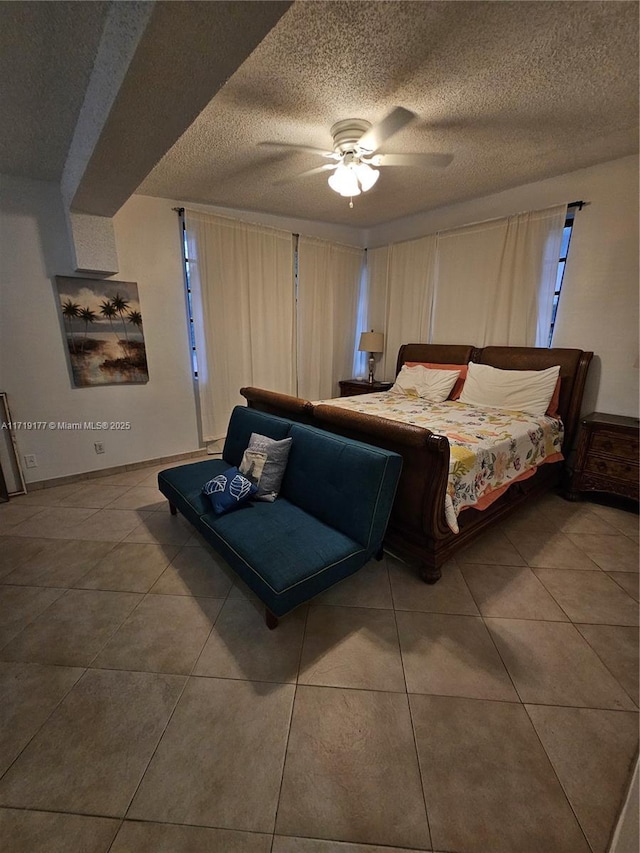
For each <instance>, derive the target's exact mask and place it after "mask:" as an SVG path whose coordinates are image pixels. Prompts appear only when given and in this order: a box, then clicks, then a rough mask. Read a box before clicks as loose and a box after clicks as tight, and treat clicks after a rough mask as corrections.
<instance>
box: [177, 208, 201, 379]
mask: <svg viewBox="0 0 640 853" xmlns="http://www.w3.org/2000/svg"><path fill="white" fill-rule="evenodd" d="M180 226H181V228H182V260H183V263H184V286H185V290H186V296H187V317H188V320H189V343H190V345H191V369H192V371H193V375H194V378H195V379H197V378H198V354H197V352H196V335H195V329H194V325H193V303H192V298H191V296H192V295H191V279H190V274H189V247H188V245H187V228H186V225H185V221H184V213H181V214H180Z"/></svg>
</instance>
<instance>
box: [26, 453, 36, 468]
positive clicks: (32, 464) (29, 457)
mask: <svg viewBox="0 0 640 853" xmlns="http://www.w3.org/2000/svg"><path fill="white" fill-rule="evenodd" d="M24 464H25V465H26V466H27V468H37V467H38V460H37V459H36V454H35V453H25V455H24Z"/></svg>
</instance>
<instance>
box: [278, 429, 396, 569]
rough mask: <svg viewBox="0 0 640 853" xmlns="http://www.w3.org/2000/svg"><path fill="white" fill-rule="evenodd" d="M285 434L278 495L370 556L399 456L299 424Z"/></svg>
mask: <svg viewBox="0 0 640 853" xmlns="http://www.w3.org/2000/svg"><path fill="white" fill-rule="evenodd" d="M289 434H290V435H291V437H292V439H293V442H292V445H291V453H290V454H289V464H288V466H287V471H286V473H285V477H284V480H283V483H282V492H281V494H282V496H283V497H285V498H287V500H290V501H291V502H292V503H294V504H295V505H296V506H298V507H300V508H301V509H304V510H306V511H307V512H308V513H310V514H311V515H313V516H315V517H316V518H318V519H320V520H321V521H323V522H324V523H325V524H327V525H328V526H329V527H333V528H335V529H336V530H339V531H341V532H342V533H344V534H346V535H348V536H350V537H351V538H353V539H355V540H356V541H357V542H359V543H360V545H362V546H363V547H364V548H365V549H367V550H369V553H371V549H373V550H375V549H376V548H377V547H378V546H379V544H380V542H382V539H383V537H384V532H385V528H386V525H387V520H388V517H389V513H390V511H391V505H392V503H393V499H394V496H395V491H396V485H397V481H398V477H399V474H400V469H401V467H402V457H401V456H400V455H399V454H397V453H391V452H390V451H388V450H380V449H378V448H377V447H372V446H371V445H368V444H363V443H362V442H359V441H352V440H350V439H348V438H343V437H342V436H335V435H332V434H331V433H327V432H324V431H323V430H319V429H317V428H316V427H311V426H305V425H302V424H292V426H291V430H290V432H289ZM316 484H317V485H316Z"/></svg>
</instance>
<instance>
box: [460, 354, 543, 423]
mask: <svg viewBox="0 0 640 853" xmlns="http://www.w3.org/2000/svg"><path fill="white" fill-rule="evenodd" d="M559 374H560V366H559V365H558V366H555V367H548V368H547V369H546V370H500V369H499V368H497V367H491V366H490V365H488V364H475V363H474V362H470V364H469V371H468V373H467V379H466V381H465V383H464V388H463V389H462V394H461V395H460V402H461V403H470V404H471V405H473V406H489V407H492V408H495V409H510V410H513V411H518V412H527V413H528V414H531V415H544V414H545V412H546V411H547V409H548V407H549V404H550V402H551V397H552V396H553V390H554V388H555V386H556V382H557V379H558V376H559Z"/></svg>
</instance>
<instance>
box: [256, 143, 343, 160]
mask: <svg viewBox="0 0 640 853" xmlns="http://www.w3.org/2000/svg"><path fill="white" fill-rule="evenodd" d="M258 145H261V146H263V147H268V148H288V149H289V150H291V151H306V152H308V153H311V154H320V156H321V157H332V158H334V159H338V157H339V155H338V154H336V152H335V151H326V150H325V149H324V148H314V147H313V146H311V145H294V144H293V143H292V142H258Z"/></svg>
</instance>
